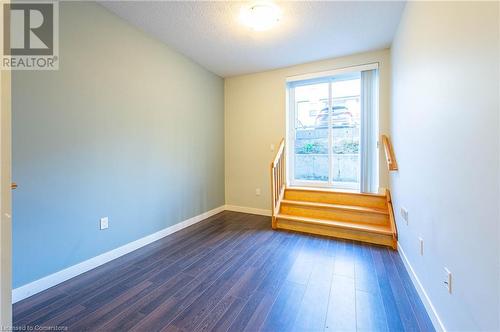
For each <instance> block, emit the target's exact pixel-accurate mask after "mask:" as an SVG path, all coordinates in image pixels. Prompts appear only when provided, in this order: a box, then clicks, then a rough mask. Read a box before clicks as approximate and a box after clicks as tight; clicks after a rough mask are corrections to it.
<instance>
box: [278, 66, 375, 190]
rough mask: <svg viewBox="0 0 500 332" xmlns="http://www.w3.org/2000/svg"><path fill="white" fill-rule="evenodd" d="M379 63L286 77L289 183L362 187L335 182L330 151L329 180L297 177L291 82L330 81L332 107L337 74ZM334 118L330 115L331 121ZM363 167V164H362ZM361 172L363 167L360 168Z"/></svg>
mask: <svg viewBox="0 0 500 332" xmlns="http://www.w3.org/2000/svg"><path fill="white" fill-rule="evenodd" d="M378 68H379V63H378V62H377V63H369V64H363V65H358V66H351V67H344V68H339V69H332V70H328V71H322V72H316V73H309V74H301V75H295V76H290V77H287V78H286V83H287V85H286V138H285V140H286V157H287V160H288V163H287V172H286V173H287V174H288V177H287V185H290V186H296V187H317V188H332V189H339V190H355V191H359V190H360V189H359V188H357V189H352V185H350V184H347V183H344V182H335V181H333V180H331V179H333V176H332V175H333V174H332V173H333V163H332V161H331V158H332V154H331V152H330V151H329V153H328V164H329V167H328V171H329V174H328V181H308V180H296V179H295V167H294V166H295V158H294V157H295V155H294V154H295V102H294V100H295V96H294V91H295V90H294V88H291V87H290V84H289V83H292V82H300V81H314V80H318V81H319V80H325V83H326V82H328V84H329V88H328V104H329V105H328V107H329V109H331V107H332V105H331V103H332V98H331V97H332V96H331V93H332V89H331V84H332V82H333V81H334V77H335V76H339V75H342V74H349V73H357V72H361V71H365V70H373V69H378ZM331 121H332V119H331V117H329V122H331ZM328 128H329V131H331V130H332V125H331V123H329V126H328ZM328 146H329V147H331V146H332V134H331V133H329V135H328ZM360 167H361V165H360ZM360 172H361V169H360Z"/></svg>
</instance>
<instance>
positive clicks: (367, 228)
mask: <svg viewBox="0 0 500 332" xmlns="http://www.w3.org/2000/svg"><path fill="white" fill-rule="evenodd" d="M276 218H277V219H285V220H290V221H297V222H303V223H309V224H317V225H323V226H333V227H340V228H346V229H351V230H356V231H364V232H369V233H376V234H382V235H393V234H392V230H391V226H390V225H373V224H365V223H358V222H349V221H336V220H325V219H316V218H309V217H299V216H291V215H286V214H281V213H280V214H278V215H276Z"/></svg>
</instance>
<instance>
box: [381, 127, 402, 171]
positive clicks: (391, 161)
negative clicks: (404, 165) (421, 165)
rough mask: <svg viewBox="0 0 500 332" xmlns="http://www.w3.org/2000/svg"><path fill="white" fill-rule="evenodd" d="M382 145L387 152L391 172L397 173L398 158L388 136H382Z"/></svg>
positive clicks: (386, 157) (386, 156)
mask: <svg viewBox="0 0 500 332" xmlns="http://www.w3.org/2000/svg"><path fill="white" fill-rule="evenodd" d="M382 143H383V144H384V150H385V160H386V161H387V167H388V168H389V171H397V170H398V163H397V162H396V156H395V155H394V149H393V147H392V144H391V140H390V139H389V137H388V136H387V135H382Z"/></svg>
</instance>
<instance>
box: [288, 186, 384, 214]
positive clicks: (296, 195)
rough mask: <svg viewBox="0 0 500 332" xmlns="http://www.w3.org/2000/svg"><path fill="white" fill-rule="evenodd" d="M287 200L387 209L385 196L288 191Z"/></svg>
mask: <svg viewBox="0 0 500 332" xmlns="http://www.w3.org/2000/svg"><path fill="white" fill-rule="evenodd" d="M285 199H288V200H293V201H305V202H316V203H328V204H340V205H355V206H365V207H371V208H378V209H386V208H387V200H386V198H385V196H370V195H352V194H345V193H339V192H331V193H329V192H319V191H301V190H293V189H287V190H286V191H285Z"/></svg>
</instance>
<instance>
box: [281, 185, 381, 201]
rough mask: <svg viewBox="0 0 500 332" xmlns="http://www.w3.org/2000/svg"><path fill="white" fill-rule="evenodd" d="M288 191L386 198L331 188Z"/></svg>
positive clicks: (293, 188)
mask: <svg viewBox="0 0 500 332" xmlns="http://www.w3.org/2000/svg"><path fill="white" fill-rule="evenodd" d="M286 189H287V190H295V191H313V192H320V193H329V194H342V195H355V196H371V197H382V198H385V194H383V193H362V192H359V191H354V190H339V189H329V188H316V187H314V188H313V187H296V186H293V187H286Z"/></svg>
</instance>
